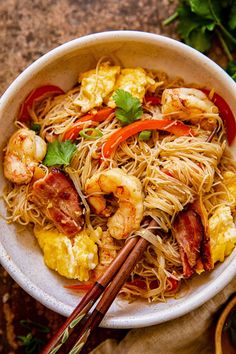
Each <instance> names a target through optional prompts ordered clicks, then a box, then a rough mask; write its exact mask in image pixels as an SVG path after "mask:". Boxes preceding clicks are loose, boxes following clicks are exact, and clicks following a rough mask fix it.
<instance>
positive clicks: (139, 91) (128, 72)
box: [108, 68, 155, 108]
mask: <svg viewBox="0 0 236 354" xmlns="http://www.w3.org/2000/svg"><path fill="white" fill-rule="evenodd" d="M153 85H155V80H153V79H152V78H151V77H150V76H148V75H147V73H146V72H145V70H144V69H142V68H133V69H122V70H121V74H120V75H119V77H118V79H117V81H116V85H115V89H114V91H115V90H117V89H122V90H124V91H127V92H129V93H130V94H131V95H132V96H134V97H137V98H138V99H139V100H140V101H141V102H142V101H143V98H144V95H145V93H146V90H147V88H148V87H149V86H150V87H151V86H153ZM108 106H110V107H112V108H114V107H115V106H116V105H115V102H114V100H113V99H112V97H111V98H110V99H109V101H108Z"/></svg>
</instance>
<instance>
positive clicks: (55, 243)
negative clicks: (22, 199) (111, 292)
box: [34, 227, 102, 281]
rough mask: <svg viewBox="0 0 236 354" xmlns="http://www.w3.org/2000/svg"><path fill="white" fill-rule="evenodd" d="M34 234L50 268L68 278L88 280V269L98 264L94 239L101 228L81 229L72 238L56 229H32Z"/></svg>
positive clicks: (100, 231) (98, 235) (98, 234)
mask: <svg viewBox="0 0 236 354" xmlns="http://www.w3.org/2000/svg"><path fill="white" fill-rule="evenodd" d="M34 234H35V236H36V238H37V240H38V242H39V246H40V247H41V249H42V251H43V254H44V262H45V264H46V265H47V266H48V267H49V268H50V269H53V270H55V271H56V272H58V273H59V274H61V275H63V276H64V277H66V278H69V279H78V280H80V281H87V280H89V271H90V270H92V269H94V268H95V267H96V266H97V264H98V247H97V245H96V243H95V242H96V240H97V239H98V238H99V237H100V236H101V234H102V230H101V228H100V227H98V228H97V229H96V230H95V231H89V230H83V231H81V232H80V233H79V234H78V235H76V236H75V237H74V238H73V239H70V238H68V237H67V236H66V235H64V234H62V233H59V232H58V231H57V230H48V231H45V230H42V229H39V228H35V229H34Z"/></svg>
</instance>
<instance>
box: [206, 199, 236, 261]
mask: <svg viewBox="0 0 236 354" xmlns="http://www.w3.org/2000/svg"><path fill="white" fill-rule="evenodd" d="M209 234H210V240H211V241H210V242H211V254H212V260H213V263H216V262H217V261H220V262H223V261H224V259H225V257H226V256H228V255H229V254H230V253H231V252H232V251H233V249H234V247H235V245H236V227H235V225H234V221H233V217H232V215H231V210H230V207H229V206H225V205H222V206H220V207H218V208H217V209H216V211H215V212H214V214H213V215H212V216H211V217H210V219H209Z"/></svg>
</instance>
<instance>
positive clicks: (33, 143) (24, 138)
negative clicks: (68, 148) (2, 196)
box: [4, 128, 47, 184]
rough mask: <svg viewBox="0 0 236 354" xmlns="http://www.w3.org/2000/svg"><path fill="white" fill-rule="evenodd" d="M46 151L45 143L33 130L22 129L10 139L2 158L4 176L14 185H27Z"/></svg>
mask: <svg viewBox="0 0 236 354" xmlns="http://www.w3.org/2000/svg"><path fill="white" fill-rule="evenodd" d="M46 151H47V144H46V143H45V141H44V140H43V139H42V138H40V137H39V136H38V135H36V134H35V132H34V131H33V130H30V129H27V128H22V129H19V130H17V131H16V132H15V133H14V134H13V135H12V136H11V138H10V140H9V142H8V145H7V147H6V152H5V156H4V175H5V177H6V178H7V179H9V180H10V181H11V182H13V183H16V184H27V183H29V182H30V180H31V178H32V177H33V174H34V169H35V167H36V166H37V165H38V163H39V162H40V161H42V160H43V158H44V156H45V154H46Z"/></svg>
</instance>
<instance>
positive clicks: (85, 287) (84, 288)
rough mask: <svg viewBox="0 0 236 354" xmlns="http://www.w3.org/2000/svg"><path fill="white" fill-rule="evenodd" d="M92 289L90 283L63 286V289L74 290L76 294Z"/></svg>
mask: <svg viewBox="0 0 236 354" xmlns="http://www.w3.org/2000/svg"><path fill="white" fill-rule="evenodd" d="M92 287H93V284H92V283H88V284H72V285H64V288H66V289H71V290H75V291H78V292H82V291H89V290H91V289H92Z"/></svg>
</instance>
